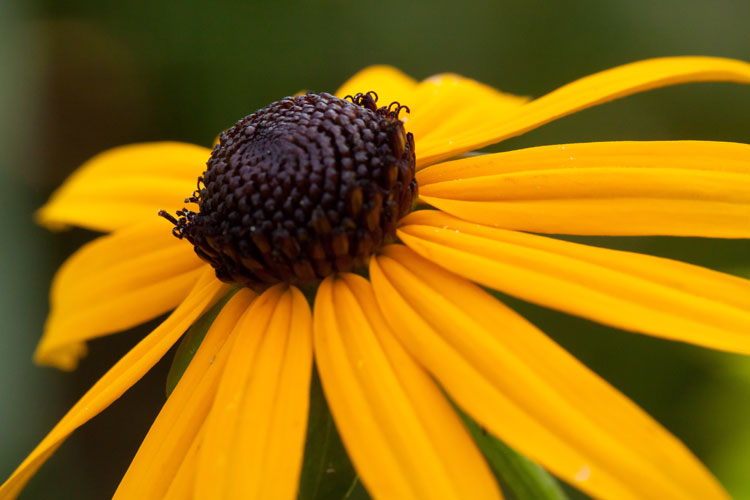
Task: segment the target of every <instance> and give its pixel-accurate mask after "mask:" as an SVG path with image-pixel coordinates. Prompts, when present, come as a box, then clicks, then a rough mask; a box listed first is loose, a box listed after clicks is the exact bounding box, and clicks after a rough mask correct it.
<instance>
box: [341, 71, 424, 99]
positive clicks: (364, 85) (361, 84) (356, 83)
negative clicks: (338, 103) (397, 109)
mask: <svg viewBox="0 0 750 500" xmlns="http://www.w3.org/2000/svg"><path fill="white" fill-rule="evenodd" d="M416 85H417V81H416V80H414V79H413V78H412V77H410V76H408V75H406V74H404V73H402V72H401V71H399V70H398V69H396V68H393V67H391V66H370V67H368V68H365V69H363V70H362V71H360V72H359V73H357V74H356V75H354V76H353V77H351V78H350V79H349V80H347V81H346V82H345V83H344V84H343V85H342V86H341V87H339V89H338V90H337V91H336V95H337V96H338V97H341V98H343V97H345V96H347V95H352V96H353V95H356V94H358V93H363V94H364V93H366V92H369V91H371V90H372V91H374V92H375V93H376V94H377V95H378V105H379V106H387V105H388V104H390V103H391V102H393V101H399V102H400V103H401V104H408V103H407V99H408V98H409V96H411V93H412V91H413V90H414V87H416Z"/></svg>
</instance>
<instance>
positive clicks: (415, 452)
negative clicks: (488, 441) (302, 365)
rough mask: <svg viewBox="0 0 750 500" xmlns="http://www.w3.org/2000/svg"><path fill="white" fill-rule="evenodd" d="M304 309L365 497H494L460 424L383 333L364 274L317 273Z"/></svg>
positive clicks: (326, 389)
mask: <svg viewBox="0 0 750 500" xmlns="http://www.w3.org/2000/svg"><path fill="white" fill-rule="evenodd" d="M314 319H315V325H314V332H315V335H314V338H315V356H316V363H317V366H318V370H319V372H320V378H321V382H322V385H323V389H324V392H325V395H326V399H327V400H328V404H329V406H330V408H331V413H332V414H333V417H334V420H335V422H336V426H337V428H338V429H339V432H340V433H341V437H342V440H343V442H344V445H345V446H346V449H347V451H348V453H349V456H350V457H351V459H352V462H353V463H354V465H355V467H356V469H357V472H358V474H359V475H360V477H361V478H362V482H363V483H364V484H365V486H366V487H367V489H368V491H369V492H370V494H371V495H372V496H373V498H375V499H392V498H399V499H409V498H414V499H421V498H433V499H438V498H454V499H464V498H472V499H484V498H499V492H498V491H497V487H496V485H495V484H494V480H493V479H492V475H491V473H490V472H489V470H488V468H487V465H486V464H485V463H484V462H483V459H482V457H481V455H480V454H479V452H478V450H477V449H476V446H475V445H474V443H473V442H472V441H471V438H470V436H469V435H468V433H467V432H466V429H465V428H464V427H463V425H462V424H461V422H460V420H459V419H458V417H457V416H456V414H455V412H454V411H453V409H452V408H451V407H450V405H449V404H448V402H447V401H446V400H445V397H444V396H443V395H442V393H441V391H440V389H439V388H438V387H437V385H435V383H434V382H433V381H432V380H431V379H430V378H429V376H428V375H427V374H426V373H425V372H424V371H423V370H422V368H421V367H420V366H419V365H417V364H416V363H415V362H414V360H413V359H412V358H411V357H410V356H409V355H408V354H407V353H406V352H404V350H403V348H402V347H401V346H400V345H399V344H398V342H397V341H396V340H395V338H394V337H393V333H392V332H391V330H390V329H389V328H388V326H387V325H386V323H385V320H384V318H383V316H382V314H381V313H380V310H379V309H378V306H377V304H376V303H375V298H374V295H373V292H372V289H371V287H370V285H369V283H367V282H366V281H365V280H364V279H363V278H360V277H357V276H355V275H352V274H345V275H342V276H339V277H330V278H328V279H326V280H325V281H324V282H323V283H322V284H321V285H320V288H319V290H318V293H317V296H316V299H315V314H314Z"/></svg>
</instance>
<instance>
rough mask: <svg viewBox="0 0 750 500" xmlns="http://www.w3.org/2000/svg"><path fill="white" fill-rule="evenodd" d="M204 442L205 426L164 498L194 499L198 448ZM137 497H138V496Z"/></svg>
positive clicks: (175, 499)
mask: <svg viewBox="0 0 750 500" xmlns="http://www.w3.org/2000/svg"><path fill="white" fill-rule="evenodd" d="M202 444H203V427H201V428H200V429H199V430H198V433H197V434H196V435H195V437H194V438H193V440H192V442H191V443H190V448H189V449H188V451H187V453H185V457H184V458H183V460H182V463H180V467H179V468H178V469H177V472H176V473H175V475H174V476H173V477H172V478H171V481H172V482H171V483H170V484H169V488H168V489H167V491H166V493H164V496H163V497H162V500H192V499H193V498H194V492H195V486H194V483H195V476H196V474H197V472H198V450H199V449H200V447H201V445H202ZM136 498H137V497H136Z"/></svg>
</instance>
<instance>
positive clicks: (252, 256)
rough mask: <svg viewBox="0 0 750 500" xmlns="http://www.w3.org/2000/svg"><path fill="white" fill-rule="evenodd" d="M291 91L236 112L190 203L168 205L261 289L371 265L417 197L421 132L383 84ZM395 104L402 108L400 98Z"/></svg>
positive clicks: (199, 249)
mask: <svg viewBox="0 0 750 500" xmlns="http://www.w3.org/2000/svg"><path fill="white" fill-rule="evenodd" d="M350 99H351V101H350V100H346V99H339V98H338V97H335V96H332V95H330V94H325V93H323V94H313V93H309V94H307V95H302V96H297V97H287V98H285V99H282V100H281V101H278V102H275V103H273V104H271V105H269V106H268V107H266V108H263V109H261V110H259V111H257V112H255V113H253V114H252V115H250V116H247V117H245V118H243V119H242V120H240V121H239V122H237V124H235V126H234V127H232V128H231V129H229V130H228V131H227V132H225V133H222V134H221V138H220V143H219V144H218V145H217V146H216V147H215V148H214V150H213V153H212V154H211V158H210V159H209V160H208V163H207V169H206V172H205V173H204V174H203V176H202V177H201V178H199V180H198V188H199V189H198V190H197V191H195V192H194V193H193V196H192V197H191V198H188V199H187V200H186V202H195V203H197V204H198V207H199V211H198V212H193V211H190V210H187V209H183V210H179V211H178V212H177V217H172V216H171V215H169V214H167V213H166V212H163V211H162V212H160V214H161V215H162V216H164V217H166V218H167V219H169V220H170V221H171V222H172V223H173V224H175V228H174V234H175V235H176V236H178V237H180V238H186V239H187V240H188V241H190V242H191V243H192V244H193V245H194V246H195V252H196V253H197V254H198V256H200V257H201V258H202V259H203V260H205V261H207V262H209V263H210V264H211V265H212V266H213V267H214V268H215V269H216V276H217V277H218V278H219V279H221V280H222V281H226V282H231V283H237V284H240V285H242V286H246V287H249V288H252V289H254V290H262V289H265V288H267V287H268V286H269V285H271V284H274V283H278V282H288V283H294V284H303V285H304V284H307V283H313V282H315V281H317V280H320V279H322V278H324V277H326V276H328V275H329V274H331V273H333V272H335V271H339V272H345V271H352V270H355V269H356V268H359V267H363V266H365V265H366V264H367V260H368V258H369V257H370V255H372V253H373V252H375V251H376V250H377V249H378V248H380V247H381V246H382V245H383V244H385V243H388V242H390V241H393V240H394V239H395V232H396V223H397V222H398V220H399V219H400V218H401V217H403V216H404V215H406V214H407V213H408V212H409V211H410V210H411V207H412V202H413V201H414V200H415V198H416V196H417V182H416V179H415V178H414V169H415V156H414V138H413V137H412V135H411V134H410V133H409V134H407V133H406V132H405V130H404V126H403V124H402V122H401V121H400V120H399V119H398V113H399V111H400V110H401V109H402V106H399V105H398V103H393V104H392V105H391V106H389V107H381V108H378V107H377V106H376V104H375V102H376V99H377V96H375V95H374V93H373V92H369V93H368V94H357V95H356V96H354V97H350ZM394 105H395V107H394Z"/></svg>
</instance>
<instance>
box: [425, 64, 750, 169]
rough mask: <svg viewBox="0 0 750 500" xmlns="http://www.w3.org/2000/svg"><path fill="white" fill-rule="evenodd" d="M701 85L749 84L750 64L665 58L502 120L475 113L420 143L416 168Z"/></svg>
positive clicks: (583, 84) (600, 76)
mask: <svg viewBox="0 0 750 500" xmlns="http://www.w3.org/2000/svg"><path fill="white" fill-rule="evenodd" d="M700 81H726V82H736V83H750V64H747V63H745V62H742V61H737V60H733V59H722V58H717V57H667V58H660V59H649V60H645V61H640V62H635V63H631V64H626V65H624V66H619V67H617V68H614V69H610V70H607V71H602V72H600V73H596V74H594V75H590V76H587V77H584V78H581V79H580V80H576V81H574V82H573V83H569V84H568V85H565V86H563V87H560V88H559V89H557V90H555V91H553V92H550V93H549V94H547V95H545V96H543V97H540V98H539V99H536V100H534V101H531V102H530V103H528V104H526V105H524V106H520V107H518V108H517V110H516V111H515V112H514V113H512V114H510V115H507V116H503V117H502V119H500V120H496V119H495V118H494V117H493V116H491V115H488V114H486V113H482V112H481V110H477V112H476V114H475V123H474V125H473V126H471V127H468V128H466V129H465V130H464V131H463V132H461V133H458V134H452V135H451V134H448V135H442V134H441V135H440V137H438V135H437V134H434V135H433V137H431V138H430V140H426V141H421V142H420V143H419V148H418V149H417V155H418V158H417V166H418V167H419V166H424V165H429V164H432V163H436V162H438V161H439V160H442V159H445V158H449V157H451V156H457V155H459V154H461V153H465V152H467V151H471V150H474V149H479V148H482V147H484V146H487V145H489V144H494V143H496V142H500V141H502V140H504V139H507V138H509V137H514V136H517V135H520V134H523V133H524V132H527V131H529V130H532V129H534V128H536V127H539V126H541V125H544V124H545V123H549V122H551V121H553V120H556V119H557V118H561V117H563V116H565V115H569V114H571V113H575V112H576V111H580V110H582V109H585V108H588V107H591V106H595V105H597V104H601V103H603V102H607V101H611V100H613V99H617V98H620V97H625V96H627V95H631V94H635V93H637V92H643V91H646V90H649V89H653V88H658V87H665V86H668V85H676V84H680V83H689V82H700Z"/></svg>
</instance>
